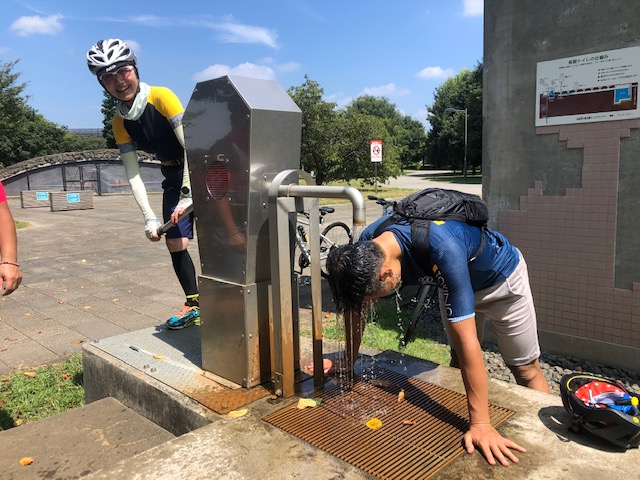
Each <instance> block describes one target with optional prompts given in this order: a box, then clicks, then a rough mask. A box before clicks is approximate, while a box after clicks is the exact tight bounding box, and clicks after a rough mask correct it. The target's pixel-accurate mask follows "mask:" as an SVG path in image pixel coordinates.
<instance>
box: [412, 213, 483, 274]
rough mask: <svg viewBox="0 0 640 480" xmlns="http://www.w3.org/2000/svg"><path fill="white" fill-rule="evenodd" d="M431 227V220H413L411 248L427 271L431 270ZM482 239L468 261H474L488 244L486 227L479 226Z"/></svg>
mask: <svg viewBox="0 0 640 480" xmlns="http://www.w3.org/2000/svg"><path fill="white" fill-rule="evenodd" d="M430 227H431V220H414V221H413V222H411V249H412V250H413V254H414V258H415V259H416V261H417V262H418V263H419V264H420V266H421V267H422V269H423V270H424V271H425V272H429V271H430V270H431V266H432V265H431V261H430V259H429V258H430V252H429V229H430ZM479 228H480V234H481V236H482V237H481V240H480V246H479V247H478V249H477V250H476V253H474V254H473V257H471V259H469V262H468V263H473V262H474V261H475V259H476V258H478V257H479V256H480V254H481V253H482V250H484V246H485V244H486V238H485V227H484V226H482V227H479Z"/></svg>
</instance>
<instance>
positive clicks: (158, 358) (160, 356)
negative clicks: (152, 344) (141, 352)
mask: <svg viewBox="0 0 640 480" xmlns="http://www.w3.org/2000/svg"><path fill="white" fill-rule="evenodd" d="M153 358H155V359H157V360H162V359H163V358H164V355H162V354H161V353H156V354H155V355H154V356H153Z"/></svg>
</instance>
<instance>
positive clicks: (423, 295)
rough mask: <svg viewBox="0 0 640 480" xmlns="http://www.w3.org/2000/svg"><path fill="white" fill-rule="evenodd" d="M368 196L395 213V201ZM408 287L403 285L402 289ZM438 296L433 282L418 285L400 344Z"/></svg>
mask: <svg viewBox="0 0 640 480" xmlns="http://www.w3.org/2000/svg"><path fill="white" fill-rule="evenodd" d="M367 198H368V199H369V200H374V201H375V202H376V203H377V204H378V205H381V206H382V215H383V216H385V215H392V214H393V206H394V205H395V203H396V202H395V201H391V200H385V199H384V198H382V197H376V196H375V195H368V196H367ZM403 288H406V287H402V288H401V290H402V289H403ZM437 296H438V287H437V286H436V285H432V284H421V285H420V286H419V287H418V290H417V291H416V293H415V295H414V296H413V297H412V298H411V300H410V301H409V303H410V304H411V305H413V312H412V313H411V318H410V319H409V324H408V325H407V330H406V331H405V332H404V335H403V336H402V340H401V341H400V346H402V347H404V346H406V345H407V344H408V343H409V341H410V340H411V337H413V334H414V332H415V330H416V327H417V325H418V319H419V318H420V315H421V314H422V312H423V310H428V309H430V308H431V307H432V306H433V305H434V304H435V303H436V297H437Z"/></svg>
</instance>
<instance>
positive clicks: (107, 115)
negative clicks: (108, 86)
mask: <svg viewBox="0 0 640 480" xmlns="http://www.w3.org/2000/svg"><path fill="white" fill-rule="evenodd" d="M103 94H104V98H103V99H102V109H101V110H100V111H101V112H102V136H103V137H104V138H105V139H106V141H107V148H116V139H115V137H114V136H113V129H112V128H111V119H112V118H113V116H114V115H115V114H116V99H115V98H113V97H112V96H111V95H109V93H108V92H107V91H106V90H104V92H103Z"/></svg>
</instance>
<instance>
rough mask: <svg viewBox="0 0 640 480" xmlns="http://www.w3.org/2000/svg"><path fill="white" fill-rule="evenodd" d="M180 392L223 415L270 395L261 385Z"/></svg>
mask: <svg viewBox="0 0 640 480" xmlns="http://www.w3.org/2000/svg"><path fill="white" fill-rule="evenodd" d="M182 393H184V394H185V395H187V396H188V397H191V398H193V399H194V400H195V401H197V402H198V403H201V404H202V405H204V406H205V407H208V408H210V409H211V410H213V411H214V412H216V413H219V414H220V415H225V414H227V413H229V412H230V411H232V410H237V409H238V408H242V407H244V406H245V405H248V404H249V403H252V402H255V401H256V400H259V399H261V398H263V397H266V396H267V395H270V392H269V390H267V389H266V388H264V387H261V386H258V387H255V388H252V389H246V388H239V389H235V390H234V389H230V388H227V387H222V386H220V387H217V388H200V389H195V390H185V391H184V392H182Z"/></svg>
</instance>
